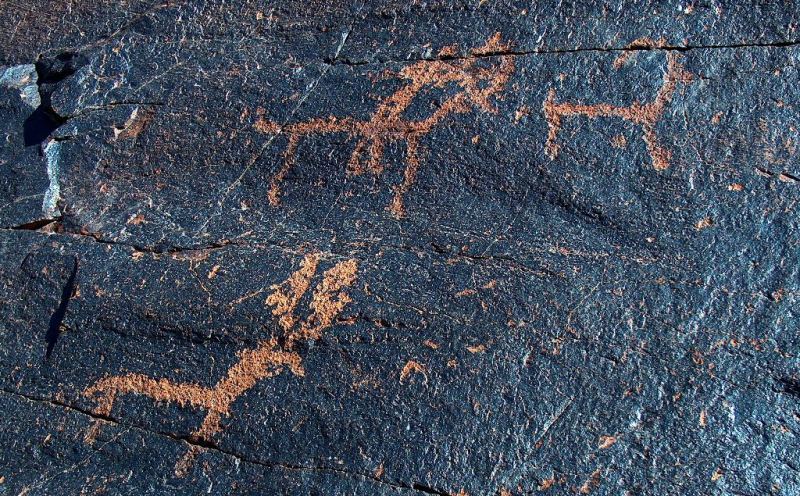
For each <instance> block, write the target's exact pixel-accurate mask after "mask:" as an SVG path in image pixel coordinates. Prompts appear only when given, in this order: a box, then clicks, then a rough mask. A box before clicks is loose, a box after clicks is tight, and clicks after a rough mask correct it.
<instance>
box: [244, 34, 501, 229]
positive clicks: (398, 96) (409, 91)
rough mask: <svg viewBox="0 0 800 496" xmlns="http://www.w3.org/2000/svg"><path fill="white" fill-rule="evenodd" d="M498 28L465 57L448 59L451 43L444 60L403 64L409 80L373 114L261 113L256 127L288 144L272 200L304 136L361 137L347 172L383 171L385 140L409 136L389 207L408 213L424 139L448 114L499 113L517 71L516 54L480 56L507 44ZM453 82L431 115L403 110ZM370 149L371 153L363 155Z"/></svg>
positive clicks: (395, 212) (275, 199) (271, 192)
mask: <svg viewBox="0 0 800 496" xmlns="http://www.w3.org/2000/svg"><path fill="white" fill-rule="evenodd" d="M508 47H509V45H507V44H504V43H503V42H502V41H501V39H500V34H499V33H497V34H495V35H494V36H492V37H491V38H489V40H487V42H486V44H484V45H483V46H482V47H479V48H476V49H473V50H472V56H471V57H466V58H461V59H459V58H452V59H449V60H447V59H444V57H446V56H447V55H449V54H451V53H452V47H449V48H446V49H443V50H442V51H441V52H440V56H442V57H443V59H442V60H422V61H419V62H416V63H414V64H411V65H409V66H407V67H404V68H403V69H402V70H400V72H399V74H398V75H399V77H400V78H402V79H403V80H407V81H408V83H407V84H405V85H404V86H402V87H401V88H400V89H398V90H397V91H395V92H394V93H393V94H391V95H389V96H387V97H386V98H384V99H383V100H382V101H381V102H380V103H379V104H378V106H377V108H376V109H375V112H374V113H373V114H372V116H371V117H370V118H369V119H368V120H357V119H354V118H352V117H335V116H330V117H326V118H317V119H311V120H308V121H304V122H297V123H292V124H286V125H284V126H281V125H279V124H277V123H275V122H272V121H268V120H265V119H263V118H260V119H259V120H258V121H257V122H256V123H255V125H254V126H255V128H256V129H257V130H259V131H261V132H263V133H267V134H286V135H287V136H288V144H287V145H286V149H285V151H284V154H283V165H282V166H281V168H280V169H279V170H278V172H277V173H276V174H275V176H274V177H273V178H272V181H271V184H270V186H269V191H268V199H269V202H270V204H271V205H273V206H276V205H278V204H280V196H281V184H282V182H283V180H284V179H285V178H286V175H287V174H288V173H289V171H290V170H291V169H292V167H294V166H295V163H296V154H297V148H298V146H299V144H300V141H301V139H302V138H304V137H307V136H311V135H315V134H331V133H344V134H347V135H348V136H350V137H358V141H357V142H356V145H355V148H354V149H353V152H352V154H351V155H350V160H349V162H348V172H349V173H351V174H355V175H359V174H363V173H365V172H370V173H372V174H374V175H376V176H377V175H380V174H381V173H382V172H383V167H384V166H383V163H382V159H383V154H384V150H385V148H386V145H387V144H389V143H391V142H395V141H405V142H406V156H405V162H406V168H405V171H404V173H403V181H402V183H401V184H399V185H397V186H395V188H394V196H393V199H392V201H391V203H390V205H389V206H388V210H389V211H390V212H391V213H392V215H394V216H395V217H397V218H400V217H402V216H403V215H404V213H405V207H404V204H403V199H404V195H405V194H406V193H407V192H408V191H409V189H410V188H411V186H412V185H413V184H414V182H415V181H416V177H417V172H418V170H419V167H420V158H419V152H420V140H421V139H422V138H423V137H424V136H425V135H426V134H428V133H429V132H431V130H432V129H433V128H434V127H435V126H437V125H438V124H440V123H442V122H443V121H444V120H445V119H446V118H447V117H448V116H451V115H458V114H466V113H469V112H470V111H472V110H473V109H475V110H480V111H483V112H487V113H497V109H496V108H495V106H494V104H493V102H492V99H493V98H494V99H498V98H499V94H500V92H501V91H502V90H503V89H504V88H505V86H506V83H507V82H508V80H509V78H510V76H511V73H512V72H513V71H514V61H513V57H511V56H508V55H499V56H498V57H497V60H498V63H497V64H495V65H490V66H485V65H481V64H479V63H478V61H479V56H481V55H492V54H497V53H501V52H503V51H504V50H507V49H508ZM448 85H453V86H455V87H457V88H458V90H457V91H456V92H455V93H453V94H450V95H449V96H447V97H446V98H445V99H444V100H443V101H442V102H441V103H440V104H439V106H438V108H436V109H435V110H434V111H433V112H432V113H431V115H430V116H428V117H427V118H424V119H421V120H411V119H409V118H406V117H405V116H404V113H405V112H406V110H407V109H408V107H409V106H410V105H411V103H412V102H413V101H414V99H415V98H417V97H418V96H419V95H421V94H424V90H426V89H436V88H438V89H443V88H445V87H447V86H448ZM365 154H368V155H369V156H368V158H365V157H364V155H365Z"/></svg>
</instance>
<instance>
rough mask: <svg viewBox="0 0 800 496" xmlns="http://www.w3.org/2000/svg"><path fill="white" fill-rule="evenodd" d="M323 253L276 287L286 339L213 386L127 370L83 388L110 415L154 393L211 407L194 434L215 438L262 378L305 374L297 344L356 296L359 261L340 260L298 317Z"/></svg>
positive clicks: (244, 359) (246, 355)
mask: <svg viewBox="0 0 800 496" xmlns="http://www.w3.org/2000/svg"><path fill="white" fill-rule="evenodd" d="M320 258H321V256H320V255H319V254H310V255H306V256H305V258H304V259H303V261H302V262H301V264H300V268H299V269H298V270H297V271H295V272H294V273H293V274H292V275H291V276H289V278H288V279H286V280H285V281H284V282H282V283H281V284H276V285H273V286H272V287H271V289H272V293H271V294H270V295H269V297H267V299H266V301H265V304H267V305H270V306H271V307H272V314H273V315H274V316H276V317H277V318H278V325H279V326H280V328H281V329H282V330H283V333H284V334H283V339H282V340H281V341H280V342H279V340H278V339H276V338H270V339H265V340H263V341H261V342H260V343H259V344H258V346H256V347H255V348H253V349H247V350H241V351H239V352H238V353H237V355H238V360H237V361H236V363H234V364H233V365H232V366H231V367H230V368H229V369H228V371H227V373H226V374H225V376H224V377H222V378H221V379H220V380H219V381H218V382H217V383H216V385H214V386H213V387H207V386H202V385H199V384H195V383H189V382H185V383H182V382H174V381H171V380H169V379H165V378H162V379H155V378H152V377H149V376H147V375H143V374H136V373H131V374H124V375H117V376H112V377H106V378H103V379H101V380H99V381H97V382H96V383H95V384H94V385H92V386H90V387H89V388H87V389H86V391H85V392H84V395H85V396H87V397H91V398H94V399H95V401H96V408H95V412H96V413H98V414H101V415H106V416H108V415H111V411H112V408H113V407H114V401H115V399H116V398H117V396H119V395H124V394H138V395H144V396H149V397H150V398H152V399H154V400H155V401H157V402H172V403H176V404H178V405H179V406H180V407H187V406H191V407H194V408H200V409H203V410H206V411H207V412H208V413H207V414H206V417H205V419H204V420H203V423H202V425H201V426H200V428H199V429H197V430H196V431H195V432H194V433H192V436H191V437H192V438H193V439H194V440H196V441H200V442H202V441H206V442H207V441H210V440H211V439H212V438H213V436H215V435H216V434H218V433H219V432H220V431H221V430H222V424H221V421H222V418H223V417H227V416H229V415H230V414H231V406H232V405H233V403H234V402H235V401H236V400H237V399H238V398H239V397H240V396H242V395H243V394H245V393H246V392H247V391H248V390H250V389H251V388H252V387H253V386H255V385H256V384H257V383H258V382H259V381H261V380H263V379H266V378H269V377H274V376H277V375H278V374H280V373H281V372H283V371H284V370H288V371H289V372H290V373H292V374H293V375H295V376H298V377H302V376H304V375H305V371H304V369H303V360H302V357H301V356H300V355H299V354H298V352H297V351H296V345H297V343H298V342H300V341H304V340H318V339H320V338H321V337H322V332H323V331H324V330H325V329H328V328H329V327H331V326H332V325H333V324H334V322H335V320H336V317H338V316H339V314H340V313H341V312H342V310H344V308H345V307H346V306H347V304H349V303H350V302H351V301H352V300H351V299H350V296H349V295H348V294H347V293H346V292H345V290H346V289H347V288H348V287H350V286H352V284H353V283H354V282H355V279H356V271H357V269H358V265H357V262H356V261H355V260H353V259H351V260H346V261H343V262H339V263H337V264H336V265H334V266H333V267H332V268H330V269H328V270H327V271H325V272H324V274H323V276H322V281H320V282H319V283H318V284H317V286H316V288H315V289H314V291H313V294H312V295H311V301H310V302H309V305H308V306H309V310H310V313H309V315H308V317H307V318H306V319H304V320H302V319H301V318H299V317H297V316H296V315H295V310H296V309H297V307H298V305H299V304H300V300H301V299H302V298H303V296H304V295H305V294H306V293H307V292H308V289H309V288H310V287H311V282H312V279H313V277H314V275H315V274H316V272H317V267H318V266H319V263H320ZM198 450H199V448H197V447H196V446H195V445H192V447H191V448H190V449H189V451H188V452H187V453H186V455H185V456H184V457H183V458H182V459H180V460H179V461H178V463H177V464H176V465H175V471H176V474H178V475H182V474H183V473H185V472H186V470H187V469H188V468H189V467H190V466H191V463H192V461H193V460H194V457H195V456H196V454H197V452H198Z"/></svg>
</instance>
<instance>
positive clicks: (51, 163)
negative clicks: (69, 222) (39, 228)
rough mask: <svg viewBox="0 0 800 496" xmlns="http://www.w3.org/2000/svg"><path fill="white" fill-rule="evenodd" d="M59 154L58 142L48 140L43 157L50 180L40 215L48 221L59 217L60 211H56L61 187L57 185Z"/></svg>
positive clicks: (59, 166)
mask: <svg viewBox="0 0 800 496" xmlns="http://www.w3.org/2000/svg"><path fill="white" fill-rule="evenodd" d="M60 154H61V143H60V142H58V141H54V140H50V141H48V143H47V144H46V145H45V146H44V156H45V159H46V160H47V178H48V179H49V180H50V184H49V186H48V187H47V191H45V192H44V201H43V202H42V213H43V214H44V215H45V217H47V218H48V219H52V218H55V217H58V216H60V215H61V211H60V210H59V209H58V200H59V199H60V198H61V185H60V184H59V174H60V169H61V165H60V164H59V159H60Z"/></svg>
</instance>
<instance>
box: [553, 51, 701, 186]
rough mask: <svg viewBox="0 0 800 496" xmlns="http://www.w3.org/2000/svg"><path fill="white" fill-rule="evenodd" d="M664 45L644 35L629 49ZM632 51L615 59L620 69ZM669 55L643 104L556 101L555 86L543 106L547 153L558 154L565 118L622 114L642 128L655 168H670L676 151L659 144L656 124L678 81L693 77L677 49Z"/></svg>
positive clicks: (669, 52)
mask: <svg viewBox="0 0 800 496" xmlns="http://www.w3.org/2000/svg"><path fill="white" fill-rule="evenodd" d="M660 46H663V40H659V41H658V42H656V41H653V40H650V39H647V38H642V39H639V40H636V41H634V42H633V43H631V44H630V45H629V47H628V48H638V49H641V48H658V47H660ZM632 53H634V52H632V51H626V52H623V54H622V55H620V56H619V57H617V59H616V60H615V61H614V68H615V69H619V68H620V67H622V66H623V65H624V64H625V63H627V61H628V60H629V59H630V57H631V54H632ZM666 57H667V72H666V73H665V74H664V80H663V83H662V84H661V88H660V89H659V90H658V93H657V94H656V96H655V98H654V99H653V101H651V102H649V103H641V102H640V101H638V100H634V101H633V103H631V104H630V105H628V106H627V107H620V106H617V105H612V104H610V103H596V104H593V105H587V104H583V103H570V102H556V92H555V90H554V89H552V88H551V89H550V91H549V92H548V93H547V99H545V101H544V105H543V106H542V109H543V111H544V116H545V119H546V120H547V126H548V133H547V142H546V144H545V150H546V151H547V155H548V156H549V157H550V158H551V159H553V160H554V159H555V158H556V157H557V156H558V151H559V147H560V146H559V144H558V143H557V142H556V138H557V137H558V132H559V131H560V130H561V123H562V120H563V118H564V117H576V116H581V115H583V116H586V117H588V118H590V119H594V118H597V117H619V118H621V119H624V120H626V121H629V122H632V123H634V124H637V125H639V126H641V127H642V140H643V141H644V143H645V145H646V146H647V151H648V152H649V154H650V159H651V160H652V164H653V168H654V169H656V170H664V169H666V168H667V167H669V161H670V158H671V155H672V154H671V153H670V151H669V150H667V149H665V148H664V147H662V146H661V145H660V144H659V143H658V137H657V136H656V129H655V127H656V123H657V122H658V120H659V119H660V118H661V116H662V115H663V114H664V110H665V109H666V107H667V105H668V104H669V103H670V102H671V101H672V97H673V96H674V94H675V90H676V88H677V84H678V82H682V83H688V82H690V81H691V78H692V77H691V74H689V73H688V72H687V71H686V70H685V69H684V68H683V66H682V65H681V64H680V62H679V61H678V57H679V56H678V54H676V53H675V52H673V51H667V52H666Z"/></svg>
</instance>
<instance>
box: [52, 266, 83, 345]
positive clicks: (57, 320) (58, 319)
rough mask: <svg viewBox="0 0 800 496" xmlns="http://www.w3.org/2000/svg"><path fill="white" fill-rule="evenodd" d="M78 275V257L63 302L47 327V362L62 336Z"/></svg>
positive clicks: (62, 295) (63, 294) (65, 287)
mask: <svg viewBox="0 0 800 496" xmlns="http://www.w3.org/2000/svg"><path fill="white" fill-rule="evenodd" d="M77 275H78V257H77V256H76V257H75V258H73V263H72V272H70V275H69V278H68V279H67V283H66V284H65V285H64V289H63V291H62V292H61V301H60V302H59V304H58V308H56V311H55V312H53V315H52V316H51V317H50V323H49V324H48V326H47V334H45V341H46V342H47V352H46V353H45V360H49V359H50V355H51V354H52V353H53V348H55V346H56V343H57V342H58V338H59V336H60V335H61V324H62V322H64V317H65V316H66V315H67V306H69V300H70V299H71V298H72V295H73V293H74V291H75V276H77Z"/></svg>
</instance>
